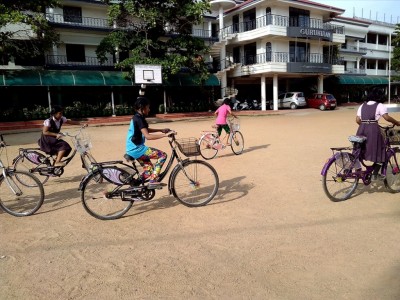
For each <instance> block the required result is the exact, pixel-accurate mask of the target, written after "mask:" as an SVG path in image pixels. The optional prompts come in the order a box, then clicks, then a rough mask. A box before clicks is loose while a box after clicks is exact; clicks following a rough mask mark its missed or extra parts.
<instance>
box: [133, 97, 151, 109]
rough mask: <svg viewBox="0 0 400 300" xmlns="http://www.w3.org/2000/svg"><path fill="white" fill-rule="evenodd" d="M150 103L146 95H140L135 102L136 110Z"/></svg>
mask: <svg viewBox="0 0 400 300" xmlns="http://www.w3.org/2000/svg"><path fill="white" fill-rule="evenodd" d="M149 104H150V102H149V100H148V99H147V98H146V97H142V96H139V97H137V99H136V102H135V110H136V111H139V110H141V109H143V108H145V107H146V106H147V105H149Z"/></svg>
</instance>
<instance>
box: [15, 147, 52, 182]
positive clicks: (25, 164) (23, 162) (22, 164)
mask: <svg viewBox="0 0 400 300" xmlns="http://www.w3.org/2000/svg"><path fill="white" fill-rule="evenodd" d="M28 155H32V156H38V158H41V159H44V158H45V156H44V155H41V154H40V153H38V152H36V151H35V152H28ZM33 158H35V159H36V157H33ZM32 160H33V159H32ZM45 166H46V165H45V164H37V163H34V162H32V161H31V160H30V159H28V158H27V157H25V156H22V155H20V156H19V157H18V158H17V159H16V160H15V163H14V168H15V169H17V170H21V171H26V172H30V173H31V170H34V169H36V168H38V167H45ZM34 174H37V178H38V179H39V181H40V182H41V183H42V184H45V183H46V182H47V180H49V176H48V175H40V174H39V172H36V171H35V172H34Z"/></svg>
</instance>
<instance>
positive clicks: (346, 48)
mask: <svg viewBox="0 0 400 300" xmlns="http://www.w3.org/2000/svg"><path fill="white" fill-rule="evenodd" d="M340 50H341V51H346V52H353V53H360V54H362V53H367V48H365V47H359V48H358V49H357V47H356V46H348V45H347V46H341V47H340Z"/></svg>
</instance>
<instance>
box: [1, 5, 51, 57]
mask: <svg viewBox="0 0 400 300" xmlns="http://www.w3.org/2000/svg"><path fill="white" fill-rule="evenodd" d="M57 3H58V0H35V1H26V0H12V1H11V0H0V28H1V30H0V60H2V61H0V63H3V64H7V63H8V61H9V60H10V58H11V57H21V58H25V57H34V56H38V55H40V54H43V52H44V51H46V50H48V49H50V48H51V47H52V45H53V43H55V42H57V41H58V35H57V34H56V31H55V30H54V29H53V28H51V27H50V26H49V24H48V22H47V20H46V18H45V14H44V13H45V10H46V7H54V6H56V5H57Z"/></svg>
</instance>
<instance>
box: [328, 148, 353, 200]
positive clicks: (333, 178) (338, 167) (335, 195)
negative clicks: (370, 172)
mask: <svg viewBox="0 0 400 300" xmlns="http://www.w3.org/2000/svg"><path fill="white" fill-rule="evenodd" d="M343 154H346V155H345V157H347V158H348V159H347V160H344V158H343V156H342V155H340V156H337V157H336V158H335V159H334V160H332V161H331V162H330V163H329V165H328V167H327V170H326V175H325V176H324V175H323V176H322V187H323V189H324V192H325V194H326V195H327V196H328V198H329V199H330V200H331V201H333V202H339V201H344V200H347V199H349V198H350V197H351V195H352V194H353V193H354V191H355V190H356V188H357V186H358V180H359V177H358V176H352V177H348V176H346V174H353V175H354V169H351V166H354V163H353V162H354V159H355V158H354V156H353V154H351V153H348V152H345V153H343Z"/></svg>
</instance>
